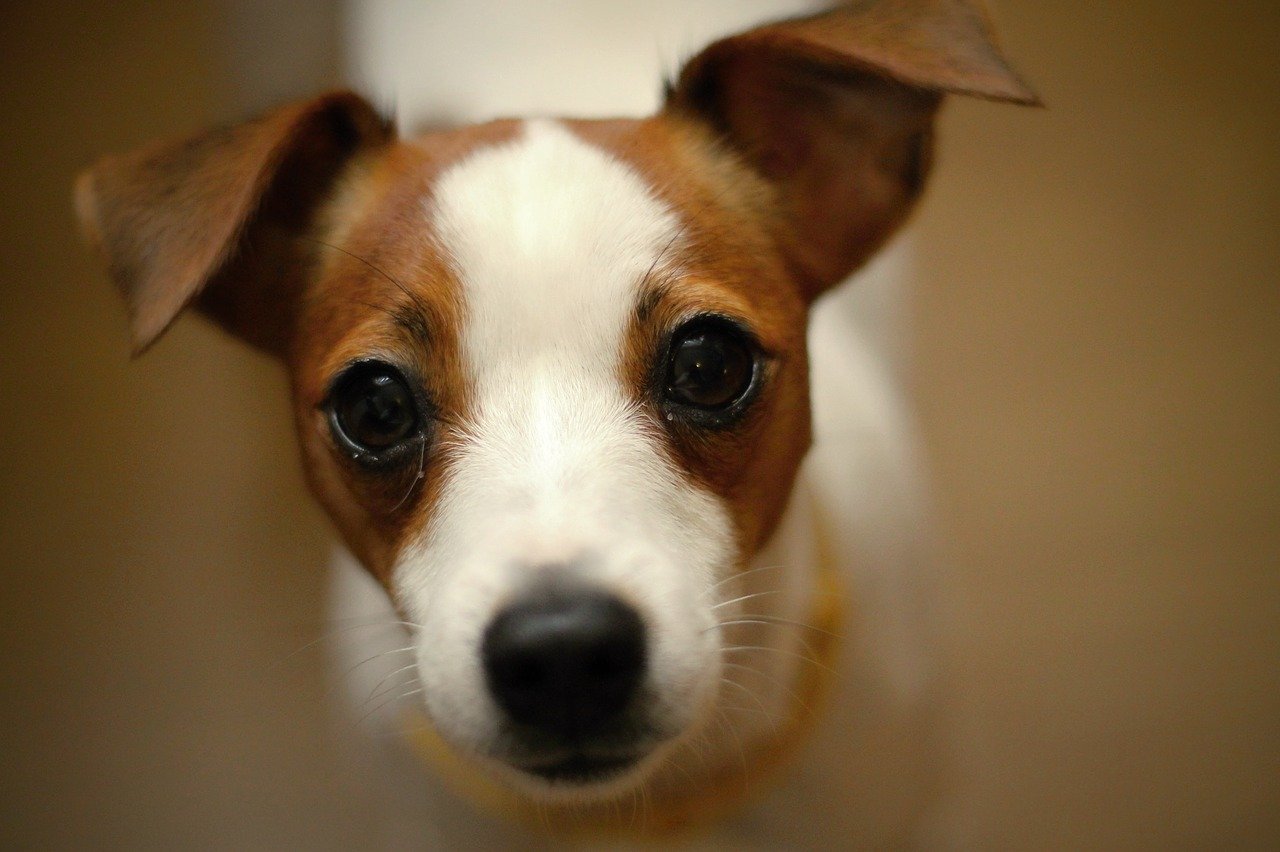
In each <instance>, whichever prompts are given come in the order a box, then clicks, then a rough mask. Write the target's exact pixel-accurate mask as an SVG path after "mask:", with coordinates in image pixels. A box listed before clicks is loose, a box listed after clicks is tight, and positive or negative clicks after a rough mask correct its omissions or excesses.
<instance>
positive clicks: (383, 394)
mask: <svg viewBox="0 0 1280 852" xmlns="http://www.w3.org/2000/svg"><path fill="white" fill-rule="evenodd" d="M329 410H330V424H331V425H332V427H333V431H334V433H335V436H336V437H337V438H338V439H339V440H340V441H341V442H343V443H345V444H348V445H349V447H350V448H351V449H354V450H357V451H359V452H363V453H371V454H374V455H377V454H379V453H385V452H386V451H388V450H391V449H393V448H395V447H397V446H399V445H401V444H403V443H405V442H406V441H407V440H408V439H410V438H411V437H413V436H414V435H416V434H417V433H418V427H419V414H418V407H417V404H416V402H415V401H414V396H413V391H411V390H410V389H409V385H408V383H407V382H405V380H404V377H403V376H401V375H400V373H399V371H397V370H396V369H395V368H394V367H391V366H390V365H388V364H383V363H381V362H377V361H369V362H363V363H360V364H356V365H354V366H352V367H349V368H348V369H347V370H346V372H344V373H343V374H342V375H341V376H339V377H338V380H337V381H336V382H335V383H334V386H333V389H332V391H331V393H330V401H329Z"/></svg>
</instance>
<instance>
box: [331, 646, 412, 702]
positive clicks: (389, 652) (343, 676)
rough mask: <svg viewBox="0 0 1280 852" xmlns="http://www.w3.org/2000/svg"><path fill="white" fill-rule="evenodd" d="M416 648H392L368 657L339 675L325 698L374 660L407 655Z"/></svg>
mask: <svg viewBox="0 0 1280 852" xmlns="http://www.w3.org/2000/svg"><path fill="white" fill-rule="evenodd" d="M414 647H415V646H413V645H407V646H405V647H403V648H392V649H390V650H387V651H380V652H379V653H377V654H374V655H373V656H372V657H366V658H365V659H363V660H361V661H360V662H358V663H356V664H355V665H354V666H352V667H351V668H349V669H347V670H346V671H345V672H343V673H342V674H341V675H339V676H338V677H336V678H334V682H333V684H331V685H330V686H329V688H328V689H327V690H325V693H324V694H325V697H326V698H328V697H330V696H332V695H333V693H334V690H336V689H337V688H338V687H340V686H341V685H342V684H343V683H345V682H346V680H347V678H349V677H351V676H352V675H353V674H355V672H356V670H357V669H359V668H360V667H361V666H366V665H368V664H369V663H372V662H373V661H374V660H381V659H382V658H383V657H389V656H391V655H392V654H403V653H405V652H406V651H412V650H414Z"/></svg>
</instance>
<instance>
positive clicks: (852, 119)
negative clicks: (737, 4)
mask: <svg viewBox="0 0 1280 852" xmlns="http://www.w3.org/2000/svg"><path fill="white" fill-rule="evenodd" d="M948 92H954V93H959V94H967V95H976V96H978V97H983V98H989V99H992V100H999V101H1010V102H1013V103H1021V104H1037V103H1038V100H1037V98H1036V95H1035V94H1034V93H1033V92H1032V91H1031V89H1029V88H1028V87H1027V85H1026V84H1025V83H1023V82H1022V80H1021V79H1019V78H1018V76H1017V74H1016V73H1014V71H1013V70H1012V69H1010V67H1009V66H1008V64H1007V63H1006V62H1005V60H1004V59H1003V57H1002V56H1001V54H1000V51H999V49H998V48H997V47H996V44H995V39H994V36H993V33H992V29H991V25H990V23H989V21H988V19H987V17H986V15H985V13H984V12H983V10H982V8H981V7H980V6H979V5H978V3H977V2H976V0H860V2H847V3H845V4H844V5H842V6H840V7H838V8H835V9H833V10H831V11H828V12H825V13H822V14H819V15H815V16H813V17H809V18H803V19H798V20H789V21H781V22H778V23H774V24H768V25H765V26H762V27H759V28H757V29H754V30H750V31H748V32H745V33H742V34H740V35H736V36H731V37H729V38H726V39H724V40H722V41H719V42H716V43H714V44H712V45H711V46H710V47H708V48H707V49H706V50H704V51H703V52H702V53H700V54H699V55H697V56H696V57H694V58H693V59H692V60H691V61H690V62H689V63H688V64H687V65H686V66H685V68H684V69H683V71H682V72H681V74H680V78H679V80H678V81H677V83H676V84H675V85H674V86H673V87H672V88H671V89H670V91H669V92H668V101H667V109H668V110H669V111H675V112H678V113H682V114H684V115H693V116H694V117H695V118H696V119H697V120H699V121H702V122H705V123H709V124H710V125H711V127H712V129H713V130H714V132H716V133H717V134H718V135H720V136H721V137H722V138H723V139H724V140H726V141H727V142H728V144H729V146H730V147H731V148H732V149H733V150H734V151H736V152H737V154H738V155H739V156H741V157H742V158H744V159H745V160H746V161H747V163H748V164H750V165H751V166H752V167H753V168H754V169H755V170H756V171H757V172H758V173H759V174H761V175H762V176H763V177H764V178H765V179H766V180H767V181H768V182H769V183H770V184H771V185H772V186H773V187H774V189H775V191H776V202H777V221H776V222H775V223H774V225H775V231H776V238H777V240H778V243H779V245H780V246H781V248H782V250H783V252H784V254H785V256H786V258H787V260H788V262H789V263H790V265H791V266H792V268H793V270H794V271H795V273H796V275H797V276H798V277H799V278H800V280H801V282H802V285H803V286H804V287H805V288H806V291H807V293H808V295H810V296H811V297H812V296H815V295H817V294H818V293H819V292H821V291H822V290H823V289H825V288H826V287H829V286H831V285H833V284H836V283H838V282H839V281H841V280H843V279H844V278H845V277H846V276H848V275H849V274H850V273H851V272H853V271H854V270H855V269H856V268H857V267H858V266H860V265H861V264H862V263H863V262H864V261H865V260H866V259H867V258H868V257H869V256H870V255H871V254H872V253H873V252H874V251H875V250H876V249H877V248H878V247H879V246H880V245H881V244H882V243H884V241H885V240H886V239H888V237H889V236H890V235H891V234H892V233H893V232H894V231H895V230H896V229H897V227H898V226H899V225H900V224H901V223H902V222H903V220H904V219H905V218H906V216H907V214H908V212H910V209H911V206H912V204H913V202H914V201H915V199H916V198H917V197H918V195H919V194H920V191H921V189H922V187H923V185H924V181H925V178H926V176H927V174H928V171H929V166H930V159H931V157H930V155H931V141H932V128H933V118H934V114H935V113H936V111H937V108H938V105H939V103H940V102H941V99H942V95H943V94H945V93H948Z"/></svg>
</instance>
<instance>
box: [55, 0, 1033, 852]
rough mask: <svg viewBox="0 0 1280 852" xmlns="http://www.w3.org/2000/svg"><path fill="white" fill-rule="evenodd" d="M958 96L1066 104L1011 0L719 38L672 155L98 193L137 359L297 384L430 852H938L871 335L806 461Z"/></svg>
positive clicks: (358, 112) (263, 172)
mask: <svg viewBox="0 0 1280 852" xmlns="http://www.w3.org/2000/svg"><path fill="white" fill-rule="evenodd" d="M947 93H961V94H968V95H975V96H978V97H983V98H988V99H992V100H999V101H1008V102H1014V103H1024V104H1031V103H1035V102H1036V97H1035V95H1034V94H1033V93H1032V92H1031V90H1030V89H1029V88H1028V87H1027V86H1026V84H1025V83H1023V82H1022V81H1021V80H1020V79H1019V78H1018V76H1017V75H1016V74H1015V73H1014V72H1013V71H1012V70H1011V69H1010V68H1009V66H1008V65H1007V64H1006V62H1005V61H1004V59H1003V58H1002V57H1001V55H1000V53H999V51H998V49H997V47H996V45H995V42H994V38H993V35H992V30H991V26H990V24H989V22H988V19H987V17H986V15H985V13H984V11H983V10H982V8H981V7H980V6H979V5H978V4H977V3H976V2H972V1H971V0H862V2H855V3H850V4H847V5H843V6H840V7H838V8H835V9H832V10H830V11H828V12H825V13H822V14H818V15H815V16H811V17H807V18H800V19H792V20H785V21H781V22H777V23H772V24H768V25H765V26H761V27H758V28H756V29H752V30H749V31H747V32H744V33H740V34H738V35H734V36H731V37H728V38H725V39H723V40H720V41H717V42H715V43H714V44H712V45H710V46H709V47H707V48H706V49H705V50H703V51H702V52H701V53H699V54H698V55H697V56H695V57H694V58H693V59H692V60H691V61H689V62H688V63H687V64H685V66H684V67H683V69H682V70H681V72H680V74H679V76H678V77H677V78H676V80H675V81H674V82H673V83H671V84H670V85H669V86H668V87H667V90H666V98H665V104H664V106H663V107H662V109H661V110H660V111H659V112H658V113H657V114H656V115H653V116H651V117H648V118H645V119H641V120H592V121H587V120H548V119H538V120H527V121H525V120H502V121H494V122H490V123H486V124H481V125H476V126H469V127H460V128H456V129H450V130H446V131H439V132H429V133H427V134H425V135H422V136H418V137H416V138H412V139H404V140H402V139H399V138H397V135H396V132H395V130H394V129H393V127H392V125H391V123H390V122H389V121H388V120H387V119H385V118H383V117H382V116H381V115H379V113H378V112H377V111H375V110H374V109H373V108H371V107H370V105H369V104H368V103H367V102H366V101H365V100H363V99H361V98H360V97H358V96H357V95H354V94H350V93H346V92H338V93H331V94H327V95H322V96H320V97H317V98H314V99H312V100H309V101H305V102H302V103H296V104H292V105H288V106H285V107H282V108H279V109H277V110H275V111H272V112H270V113H268V114H266V115H264V116H262V117H260V118H258V119H256V120H253V121H249V122H247V123H243V124H238V125H234V126H229V127H223V128H220V129H216V130H212V131H209V132H205V133H202V134H199V135H196V136H193V137H190V138H187V139H183V140H180V141H177V142H173V141H167V142H162V143H160V144H157V145H153V146H151V147H147V148H144V149H142V150H140V151H138V152H135V153H132V154H128V155H125V156H120V157H111V158H107V159H105V160H103V161H102V162H100V163H99V164H97V165H96V166H95V167H94V168H93V169H91V170H90V171H89V172H87V173H86V174H85V175H84V176H82V178H81V179H80V182H79V183H78V185H77V191H76V201H77V209H78V212H79V215H80V218H81V220H82V222H83V225H84V228H85V230H86V231H87V233H88V235H89V237H90V239H91V240H92V242H93V243H94V244H95V245H96V246H97V247H98V248H99V249H100V251H101V253H102V254H103V256H104V257H105V259H106V263H107V265H108V267H109V270H110V274H111V277H112V278H113V279H114V281H115V282H116V284H117V285H118V286H119V288H120V290H121V292H122V293H123V295H124V299H125V302H126V304H127V307H128V312H129V317H130V321H131V327H132V332H133V341H134V345H135V348H136V350H137V351H142V350H144V349H146V348H147V347H148V346H149V345H150V344H151V343H152V342H153V341H155V340H156V338H157V337H159V336H160V335H161V334H162V333H163V332H164V330H165V329H166V328H167V327H168V326H169V324H170V323H171V322H172V321H173V320H174V318H175V317H176V316H177V315H178V314H179V313H180V312H181V311H182V310H183V309H184V308H186V307H188V306H192V305H194V306H195V307H196V308H198V309H199V310H200V311H201V312H203V313H205V314H206V315H208V316H210V317H212V318H213V319H214V320H215V321H217V322H218V323H220V324H221V325H222V326H223V327H225V328H226V329H228V330H229V331H231V332H232V333H233V334H235V335H237V336H238V337H240V338H242V339H243V340H246V341H248V342H249V343H251V344H253V345H255V346H257V347H259V348H261V349H263V350H266V351H267V352H270V353H272V354H274V355H276V356H278V357H279V359H280V360H281V361H282V362H283V363H284V364H285V365H286V366H287V368H288V370H289V374H290V377H291V382H292V389H293V398H294V411H295V415H296V424H297V431H298V436H299V440H300V443H301V447H302V453H303V457H304V464H305V470H306V474H307V477H308V480H309V483H310V485H311V488H312V490H313V491H314V493H315V495H316V497H317V498H318V499H319V500H320V502H321V503H322V504H323V505H324V507H325V508H326V509H327V511H328V512H329V514H330V516H331V517H332V519H333V522H334V524H335V525H336V526H337V528H338V530H339V531H340V533H341V535H342V538H343V540H344V541H345V543H346V545H347V546H348V547H349V549H350V551H351V553H352V554H354V556H355V557H356V558H357V559H358V560H359V562H360V563H361V564H362V566H363V568H364V569H366V570H367V574H368V576H369V577H371V578H372V580H373V581H375V582H376V584H377V585H378V586H380V587H381V589H380V592H381V595H382V600H383V601H384V602H385V604H384V606H385V607H386V608H387V609H388V610H389V611H390V613H391V614H390V616H389V620H390V621H392V622H394V623H395V624H396V625H398V626H399V629H401V630H402V631H403V633H402V635H401V637H400V641H399V643H398V645H396V646H392V647H389V648H383V649H375V650H374V651H373V653H372V655H371V656H372V657H376V658H378V659H380V660H383V661H385V660H387V659H396V658H395V656H394V655H395V653H402V654H406V655H408V656H407V657H405V658H400V663H399V664H397V665H395V666H394V667H393V668H392V670H391V671H389V672H387V673H386V674H383V676H382V677H381V678H380V679H379V680H378V681H376V682H375V683H374V688H373V690H370V691H369V692H368V693H366V695H361V696H358V698H365V697H376V698H379V699H381V698H383V697H384V696H385V697H386V699H387V700H384V701H382V703H383V704H389V705H391V706H393V707H395V708H397V709H396V710H395V712H393V713H383V716H385V717H386V718H387V720H388V721H386V724H387V725H389V726H390V727H391V728H395V729H396V736H397V741H398V742H399V743H400V745H401V746H402V747H399V748H393V749H389V750H386V751H387V752H388V753H389V754H390V755H391V758H390V759H389V760H387V761H386V762H385V766H384V770H380V773H381V774H382V775H383V777H384V779H388V780H390V783H389V784H388V786H390V787H394V788H396V791H397V792H398V793H399V794H400V795H401V797H402V798H407V797H405V796H404V791H405V790H413V791H414V792H413V795H412V797H411V798H412V799H413V801H412V802H409V803H404V802H401V803H400V805H398V806H397V808H398V809H399V810H400V812H401V813H402V814H403V812H405V811H410V810H412V811H417V812H420V813H421V814H422V817H421V822H420V824H417V826H416V828H414V829H413V831H414V832H416V836H415V837H410V838H407V839H405V838H402V839H403V840H405V842H406V844H412V843H420V844H422V845H433V846H434V848H461V847H487V848H497V847H506V848H517V847H526V846H529V847H536V846H539V845H545V844H547V843H550V842H553V841H557V840H560V839H563V838H569V839H571V840H574V841H575V842H587V841H591V840H594V841H598V842H601V843H605V844H614V843H620V842H624V841H635V842H639V841H641V840H643V839H645V838H651V837H667V838H673V837H674V838H677V839H682V840H684V841H686V842H689V843H702V844H705V845H707V846H709V847H718V848H725V847H732V848H745V847H760V848H783V847H788V848H797V847H813V848H819V847H820V848H850V847H852V846H858V845H877V846H886V845H887V846H899V845H916V844H921V843H928V842H930V841H931V839H932V840H934V841H936V840H938V839H939V837H940V836H941V835H939V834H938V832H939V831H940V829H939V827H938V822H939V818H938V816H937V814H938V813H940V812H941V810H942V808H941V806H942V803H943V801H944V799H945V793H946V787H947V784H946V780H945V777H944V775H945V771H944V769H943V767H944V765H945V759H944V758H945V744H944V742H943V741H944V739H945V734H944V733H943V731H944V726H943V725H942V721H943V720H942V718H941V714H940V712H939V710H940V707H941V706H942V704H941V695H940V689H939V686H938V684H939V679H938V678H937V677H936V667H935V666H934V665H933V664H932V662H931V661H930V657H929V653H930V649H929V644H930V640H929V633H930V631H931V629H932V625H933V622H934V616H933V613H932V611H931V609H930V607H931V606H932V604H931V591H930V585H931V583H932V578H931V575H930V572H929V570H928V566H927V562H928V560H927V558H926V557H925V555H924V554H923V552H922V550H923V549H922V547H921V536H922V533H921V531H920V520H919V518H920V512H919V509H918V500H917V499H916V497H915V496H914V494H913V493H912V492H913V486H912V472H911V470H910V468H911V463H910V458H909V452H907V446H908V444H909V441H908V440H907V438H905V437H904V434H903V429H904V426H903V422H902V420H901V418H900V416H899V414H898V413H897V409H896V407H895V404H894V396H893V394H892V393H891V391H890V389H889V388H890V383H888V382H887V381H886V379H885V377H884V375H883V371H882V370H881V369H880V368H879V367H878V366H877V364H876V363H875V361H874V359H873V358H871V357H869V356H868V355H867V351H866V349H865V347H863V346H862V345H861V344H860V342H859V341H858V339H857V337H856V334H854V333H853V332H852V331H850V330H847V329H846V330H845V331H846V332H847V333H844V334H836V335H834V337H835V338H836V339H831V338H832V337H833V335H830V334H828V335H827V339H826V340H825V342H821V343H819V342H818V341H815V344H814V345H815V347H818V349H819V350H821V351H815V357H816V356H821V358H822V359H824V360H825V361H826V362H827V363H828V364H835V365H836V366H835V367H834V368H833V369H830V371H829V373H827V374H826V375H827V378H825V379H824V380H823V381H824V382H825V384H824V385H823V386H821V387H818V388H815V391H814V392H815V396H816V397H818V398H819V400H820V404H821V405H825V406H827V407H828V411H829V412H835V419H836V420H839V421H842V422H843V425H844V428H843V430H839V431H836V432H833V433H832V434H831V435H824V436H822V437H823V440H822V441H820V442H819V443H818V444H817V445H815V446H813V447H811V446H810V445H811V412H810V366H809V352H808V350H807V347H806V334H807V327H808V322H807V320H808V315H809V309H810V307H811V306H812V305H813V303H814V301H815V300H816V299H818V297H819V296H821V295H822V294H823V293H824V292H826V291H827V290H828V289H829V288H832V287H833V286H834V285H836V284H838V283H839V282H841V281H842V280H844V279H845V278H847V277H848V276H849V275H850V274H851V273H852V272H853V271H854V270H856V269H858V268H859V267H860V266H862V265H863V263H864V262H866V261H867V260H868V258H870V257H871V256H872V254H873V253H874V252H875V251H876V250H877V249H878V248H879V247H880V246H882V245H883V244H884V243H885V242H886V240H887V239H888V238H889V237H890V236H891V235H892V234H893V233H894V232H895V231H896V230H897V229H898V227H899V226H900V225H901V224H902V223H903V221H904V220H905V219H906V218H907V216H908V214H909V212H910V211H911V209H912V206H913V204H914V202H915V201H916V199H917V198H918V196H919V195H920V193H921V190H922V188H923V187H924V184H925V180H926V177H927V175H928V172H929V166H930V160H931V151H932V145H933V131H932V127H933V121H934V116H935V113H936V112H937V110H938V107H939V105H940V103H941V101H942V99H943V96H944V95H945V94H947ZM371 585H372V583H371ZM353 594H355V595H357V596H358V595H359V590H356V591H354V592H353ZM354 647H356V648H357V649H358V648H359V647H360V643H358V642H357V643H354ZM371 647H372V646H371ZM384 651H385V653H384ZM364 655H365V654H364V652H363V651H360V650H357V651H356V652H355V653H354V656H357V657H358V656H364ZM406 662H407V664H405V663H406ZM397 673H407V674H405V675H404V676H403V677H401V678H399V679H397V678H396V677H394V675H396V674H397ZM361 692H365V691H364V690H361ZM357 703H358V702H357ZM408 755H412V757H408ZM424 760H425V761H426V762H428V763H429V764H430V766H431V768H429V769H426V770H424V769H423V767H422V763H423V761H424ZM414 777H416V778H417V779H421V780H414ZM406 819H407V818H406Z"/></svg>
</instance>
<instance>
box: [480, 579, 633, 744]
mask: <svg viewBox="0 0 1280 852" xmlns="http://www.w3.org/2000/svg"><path fill="white" fill-rule="evenodd" d="M644 644H645V637H644V623H643V622H642V621H641V620H640V616H639V615H638V614H637V613H636V611H635V610H634V609H632V608H631V607H629V606H627V605H626V604H624V603H623V602H622V601H620V600H618V599H617V598H615V597H612V596H610V595H606V594H603V593H600V592H594V591H583V590H580V589H578V590H564V589H555V590H545V589H544V590H539V591H538V592H535V593H534V594H531V595H529V596H527V597H525V598H524V599H522V600H520V601H517V602H516V603H515V604H513V605H511V606H510V607H508V608H507V609H505V610H503V611H502V612H501V613H499V614H498V616H497V618H495V619H494V620H493V623H492V624H490V625H489V628H488V630H486V631H485V635H484V648H483V655H484V667H485V676H486V679H487V680H488V684H489V691H490V692H491V693H492V694H493V697H494V699H495V700H496V701H497V702H498V705H499V706H500V707H502V709H503V710H504V711H506V713H507V715H508V716H510V717H511V719H512V720H514V721H515V722H518V723H520V724H523V725H528V726H530V727H532V728H534V729H536V730H539V731H541V732H543V733H545V734H550V735H552V736H555V737H558V738H561V739H568V740H574V739H578V738H580V737H582V736H585V735H588V734H591V733H594V732H596V731H598V730H599V729H601V728H602V727H604V726H606V725H608V723H609V722H611V721H614V720H616V719H617V718H618V717H619V716H620V715H621V714H622V711H623V710H624V709H626V706H627V703H628V702H629V701H630V700H631V696H632V695H633V694H634V693H635V691H636V687H637V686H639V684H640V679H641V677H642V676H643V675H644V666H645V647H644Z"/></svg>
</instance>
